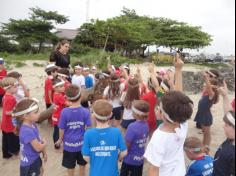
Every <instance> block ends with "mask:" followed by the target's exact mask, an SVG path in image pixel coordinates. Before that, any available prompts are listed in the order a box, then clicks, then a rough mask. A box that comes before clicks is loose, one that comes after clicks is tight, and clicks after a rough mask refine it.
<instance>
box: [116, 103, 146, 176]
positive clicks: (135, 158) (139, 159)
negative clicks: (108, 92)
mask: <svg viewBox="0 0 236 176" xmlns="http://www.w3.org/2000/svg"><path fill="white" fill-rule="evenodd" d="M132 111H133V116H134V117H135V118H136V120H137V121H136V122H134V123H132V124H131V125H130V126H129V127H128V129H127V131H126V136H125V139H126V144H127V147H128V155H127V156H126V157H125V158H124V161H123V163H122V167H121V173H120V176H142V174H143V164H144V157H143V155H144V152H145V146H146V143H147V140H148V134H149V129H148V124H147V121H146V119H147V118H148V114H149V105H148V103H146V102H145V101H141V100H137V101H134V102H133V105H132Z"/></svg>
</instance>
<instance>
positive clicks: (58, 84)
mask: <svg viewBox="0 0 236 176" xmlns="http://www.w3.org/2000/svg"><path fill="white" fill-rule="evenodd" d="M64 84H65V82H64V81H61V82H58V83H56V84H55V85H53V88H56V87H58V86H63V85H64Z"/></svg>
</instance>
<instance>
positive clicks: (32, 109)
mask: <svg viewBox="0 0 236 176" xmlns="http://www.w3.org/2000/svg"><path fill="white" fill-rule="evenodd" d="M32 100H33V99H32ZM35 103H36V104H35ZM38 109H39V106H38V104H37V102H33V103H32V104H31V105H30V107H29V108H27V109H25V110H23V111H20V112H17V113H14V114H13V116H15V117H18V116H22V115H24V114H28V113H30V112H33V111H35V110H38Z"/></svg>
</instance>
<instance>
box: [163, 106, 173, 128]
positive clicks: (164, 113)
mask: <svg viewBox="0 0 236 176" xmlns="http://www.w3.org/2000/svg"><path fill="white" fill-rule="evenodd" d="M160 110H161V112H162V114H163V115H164V116H165V118H166V119H167V120H168V121H169V122H170V123H172V124H173V123H174V121H173V120H172V119H171V118H170V116H169V115H168V114H167V113H166V112H165V110H164V109H163V104H162V102H161V103H160Z"/></svg>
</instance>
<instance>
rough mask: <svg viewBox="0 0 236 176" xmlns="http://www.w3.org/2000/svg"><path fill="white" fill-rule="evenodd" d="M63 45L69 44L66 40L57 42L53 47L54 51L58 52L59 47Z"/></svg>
mask: <svg viewBox="0 0 236 176" xmlns="http://www.w3.org/2000/svg"><path fill="white" fill-rule="evenodd" d="M65 44H70V42H69V41H68V40H62V41H60V42H58V43H57V45H56V47H55V51H58V50H60V49H61V46H63V45H65Z"/></svg>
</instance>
